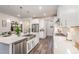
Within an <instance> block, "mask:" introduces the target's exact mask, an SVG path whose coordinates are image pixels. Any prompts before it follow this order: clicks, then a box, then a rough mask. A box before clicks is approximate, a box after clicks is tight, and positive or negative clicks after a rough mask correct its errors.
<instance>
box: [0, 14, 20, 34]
mask: <svg viewBox="0 0 79 59" xmlns="http://www.w3.org/2000/svg"><path fill="white" fill-rule="evenodd" d="M2 20H5V21H6V27H2ZM10 20H15V21H17V22H18V20H19V19H18V18H16V17H13V16H10V15H7V14H3V13H0V33H2V32H8V31H10V29H11V24H10Z"/></svg>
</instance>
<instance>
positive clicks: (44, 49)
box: [29, 36, 53, 54]
mask: <svg viewBox="0 0 79 59" xmlns="http://www.w3.org/2000/svg"><path fill="white" fill-rule="evenodd" d="M29 54H53V37H52V36H48V37H47V38H46V39H40V41H39V43H38V45H37V46H36V47H35V48H34V49H33V50H32V51H31V52H30V53H29Z"/></svg>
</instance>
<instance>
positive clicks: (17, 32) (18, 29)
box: [15, 24, 21, 36]
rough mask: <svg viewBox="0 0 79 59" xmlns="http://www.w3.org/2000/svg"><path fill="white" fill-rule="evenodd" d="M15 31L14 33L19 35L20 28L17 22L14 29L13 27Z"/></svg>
mask: <svg viewBox="0 0 79 59" xmlns="http://www.w3.org/2000/svg"><path fill="white" fill-rule="evenodd" d="M15 31H16V34H17V35H18V36H19V35H20V32H21V30H20V27H19V26H18V24H17V25H16V29H15Z"/></svg>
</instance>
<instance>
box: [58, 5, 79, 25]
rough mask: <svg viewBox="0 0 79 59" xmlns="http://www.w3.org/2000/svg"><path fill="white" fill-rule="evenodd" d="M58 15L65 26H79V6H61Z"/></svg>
mask: <svg viewBox="0 0 79 59" xmlns="http://www.w3.org/2000/svg"><path fill="white" fill-rule="evenodd" d="M57 17H58V18H59V19H60V21H61V26H63V27H65V26H67V27H70V26H79V6H69V5H68V6H60V7H59V8H58V11H57Z"/></svg>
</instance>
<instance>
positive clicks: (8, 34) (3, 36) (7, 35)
mask: <svg viewBox="0 0 79 59" xmlns="http://www.w3.org/2000/svg"><path fill="white" fill-rule="evenodd" d="M2 36H3V37H9V36H10V35H9V34H8V35H2Z"/></svg>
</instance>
